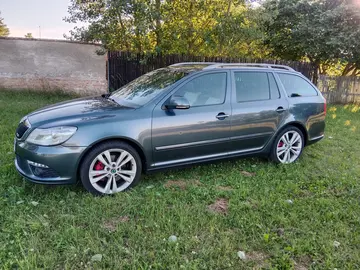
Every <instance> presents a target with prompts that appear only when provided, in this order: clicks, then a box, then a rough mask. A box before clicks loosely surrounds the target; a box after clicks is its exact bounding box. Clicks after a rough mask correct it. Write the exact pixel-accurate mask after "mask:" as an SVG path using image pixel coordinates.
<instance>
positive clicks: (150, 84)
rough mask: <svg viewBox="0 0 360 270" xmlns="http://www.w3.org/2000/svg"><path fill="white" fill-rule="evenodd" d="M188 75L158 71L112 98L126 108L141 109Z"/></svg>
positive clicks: (112, 95)
mask: <svg viewBox="0 0 360 270" xmlns="http://www.w3.org/2000/svg"><path fill="white" fill-rule="evenodd" d="M187 74H188V73H186V72H184V71H180V70H176V69H170V68H163V69H158V70H155V71H152V72H149V73H147V74H145V75H143V76H141V77H139V78H137V79H135V80H133V81H132V82H130V83H128V84H127V85H125V86H123V87H121V88H120V89H118V90H116V91H115V92H113V93H112V94H111V98H113V99H115V101H116V102H118V103H119V104H122V105H124V106H128V107H135V108H136V107H140V106H142V105H144V104H146V103H147V102H148V101H150V100H151V99H153V98H154V97H155V96H157V95H159V94H160V93H162V92H163V91H165V89H166V87H168V86H170V85H172V84H173V83H175V82H176V81H178V80H180V79H181V78H183V77H184V76H186V75H187Z"/></svg>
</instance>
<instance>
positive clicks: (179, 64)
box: [169, 62, 221, 67]
mask: <svg viewBox="0 0 360 270" xmlns="http://www.w3.org/2000/svg"><path fill="white" fill-rule="evenodd" d="M216 64H221V63H217V62H183V63H176V64H172V65H170V66H169V67H179V66H193V65H208V66H210V65H216Z"/></svg>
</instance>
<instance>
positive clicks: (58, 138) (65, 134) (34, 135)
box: [26, 127, 77, 146]
mask: <svg viewBox="0 0 360 270" xmlns="http://www.w3.org/2000/svg"><path fill="white" fill-rule="evenodd" d="M76 130H77V128H76V127H53V128H36V129H34V130H33V131H32V132H31V133H30V135H29V136H28V137H27V139H26V141H27V142H30V143H33V144H37V145H43V146H50V145H57V144H61V143H63V142H65V141H67V140H68V139H69V138H70V137H71V136H72V135H74V133H75V132H76Z"/></svg>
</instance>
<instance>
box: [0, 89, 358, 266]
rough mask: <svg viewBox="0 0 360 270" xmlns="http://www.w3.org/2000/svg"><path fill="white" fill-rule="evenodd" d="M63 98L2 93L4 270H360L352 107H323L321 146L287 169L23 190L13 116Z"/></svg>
mask: <svg viewBox="0 0 360 270" xmlns="http://www.w3.org/2000/svg"><path fill="white" fill-rule="evenodd" d="M70 98H71V96H66V95H63V94H59V93H57V94H44V93H33V92H24V91H21V92H9V91H0V108H1V111H0V114H1V117H0V140H1V142H0V209H1V210H0V265H1V266H2V268H5V269H13V268H21V269H22V268H24V269H36V268H44V269H64V268H65V269H83V268H96V269H98V268H111V269H121V268H122V269H149V268H150V267H151V268H153V269H180V268H184V269H253V268H255V269H256V268H258V269H259V268H265V269H268V268H269V269H271V268H272V269H334V268H338V269H359V268H360V230H359V228H360V215H359V213H360V201H359V198H360V189H359V188H360V183H359V180H360V154H359V153H360V143H359V139H360V135H359V132H360V110H358V109H356V108H358V107H356V106H354V105H352V106H347V107H344V106H330V107H329V112H328V118H327V130H326V139H325V140H323V141H322V142H320V143H318V144H315V145H313V146H309V147H307V148H306V149H305V151H304V153H303V156H302V158H301V159H300V160H299V162H297V163H295V164H291V165H287V166H282V165H275V164H273V163H270V162H267V161H266V160H263V159H257V158H246V159H237V160H231V161H224V162H220V163H216V164H210V165H200V166H194V167H191V168H186V169H181V170H170V171H166V172H162V173H156V174H150V175H146V176H144V177H143V179H142V182H141V183H140V184H139V185H138V186H137V187H136V188H135V189H134V190H132V191H131V192H126V193H122V194H117V195H116V196H113V197H104V198H95V197H93V196H91V195H90V194H88V193H87V192H85V191H84V189H83V188H82V187H81V186H80V185H76V186H57V187H50V186H41V185H35V184H31V183H28V182H26V181H24V180H23V179H22V177H20V176H19V175H18V174H17V172H16V170H15V168H14V165H13V160H14V154H13V145H12V144H13V136H14V132H15V129H16V126H17V124H18V121H19V120H20V119H21V117H22V116H24V115H25V114H27V113H29V112H31V111H33V110H35V109H37V108H39V107H42V106H45V105H47V104H51V103H55V102H59V101H62V100H66V99H70ZM214 209H215V210H214ZM216 210H219V211H216ZM171 235H175V236H176V237H177V241H176V242H169V240H168V239H169V237H170V236H171ZM334 241H336V242H338V243H340V245H338V243H336V242H334ZM336 246H337V247H336ZM238 251H243V252H245V255H246V260H241V259H240V258H239V257H238V254H237V253H238ZM100 254H101V256H100Z"/></svg>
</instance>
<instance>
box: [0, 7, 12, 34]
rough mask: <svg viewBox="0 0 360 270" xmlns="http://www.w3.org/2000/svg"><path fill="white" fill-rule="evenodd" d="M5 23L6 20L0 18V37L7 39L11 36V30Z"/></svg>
mask: <svg viewBox="0 0 360 270" xmlns="http://www.w3.org/2000/svg"><path fill="white" fill-rule="evenodd" d="M0 15H1V12H0ZM3 21H4V19H3V18H2V17H0V37H7V36H8V35H9V34H10V32H9V28H8V27H7V26H6V24H5V23H4V22H3Z"/></svg>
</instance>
